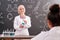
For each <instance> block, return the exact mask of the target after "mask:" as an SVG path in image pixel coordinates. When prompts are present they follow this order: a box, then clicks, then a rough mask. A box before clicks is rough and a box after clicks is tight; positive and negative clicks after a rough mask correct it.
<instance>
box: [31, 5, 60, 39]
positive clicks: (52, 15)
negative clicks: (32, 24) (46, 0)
mask: <svg viewBox="0 0 60 40" xmlns="http://www.w3.org/2000/svg"><path fill="white" fill-rule="evenodd" d="M49 10H50V12H49V13H48V15H47V22H48V27H49V28H50V30H49V31H47V32H41V33H40V34H38V35H37V36H36V37H34V38H32V39H31V40H60V12H59V11H60V7H59V5H58V4H54V5H52V6H51V7H50V8H49Z"/></svg>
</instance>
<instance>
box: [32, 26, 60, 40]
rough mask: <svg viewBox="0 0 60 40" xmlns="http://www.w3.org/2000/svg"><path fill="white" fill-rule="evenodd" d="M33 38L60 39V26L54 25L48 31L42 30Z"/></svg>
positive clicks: (36, 39)
mask: <svg viewBox="0 0 60 40" xmlns="http://www.w3.org/2000/svg"><path fill="white" fill-rule="evenodd" d="M31 40H60V26H58V27H53V28H52V29H51V30H50V31H47V32H41V33H40V34H38V35H37V36H35V37H34V38H32V39H31Z"/></svg>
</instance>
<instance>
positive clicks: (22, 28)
mask: <svg viewBox="0 0 60 40" xmlns="http://www.w3.org/2000/svg"><path fill="white" fill-rule="evenodd" d="M18 14H19V15H18V16H16V17H15V19H14V29H15V30H16V31H15V35H29V32H28V28H30V27H31V19H30V17H29V16H27V15H25V7H24V5H19V6H18ZM19 32H20V33H19Z"/></svg>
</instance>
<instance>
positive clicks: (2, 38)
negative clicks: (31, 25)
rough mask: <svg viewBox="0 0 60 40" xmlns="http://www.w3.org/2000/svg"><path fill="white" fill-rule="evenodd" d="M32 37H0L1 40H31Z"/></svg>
mask: <svg viewBox="0 0 60 40" xmlns="http://www.w3.org/2000/svg"><path fill="white" fill-rule="evenodd" d="M33 37H34V36H26V35H25V36H21V35H20V36H11V37H6V36H5V37H0V39H1V40H13V39H28V40H30V39H31V38H33Z"/></svg>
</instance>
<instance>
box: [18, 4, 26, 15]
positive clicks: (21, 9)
mask: <svg viewBox="0 0 60 40" xmlns="http://www.w3.org/2000/svg"><path fill="white" fill-rule="evenodd" d="M18 13H19V14H25V7H24V5H20V6H19V7H18Z"/></svg>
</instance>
